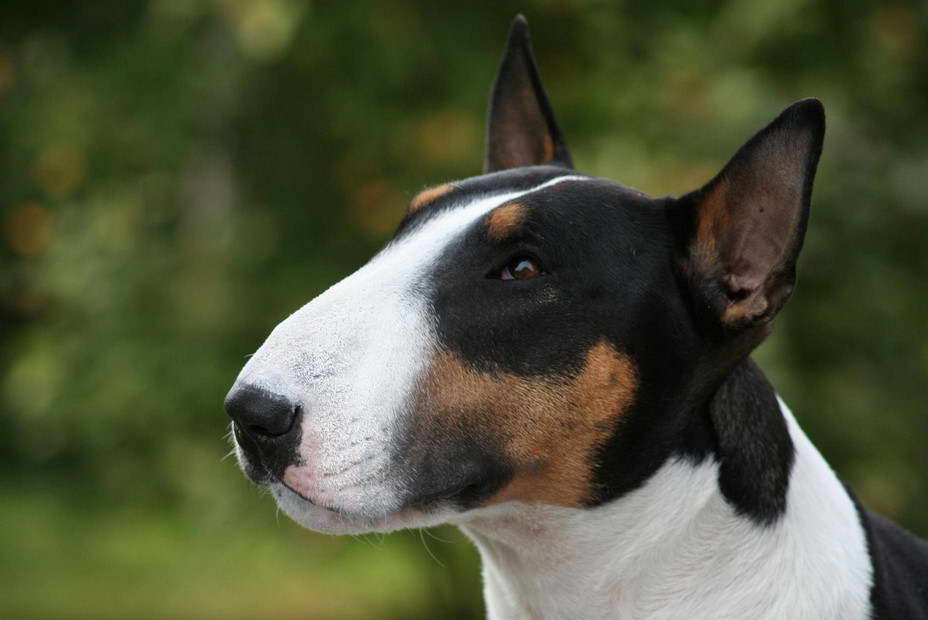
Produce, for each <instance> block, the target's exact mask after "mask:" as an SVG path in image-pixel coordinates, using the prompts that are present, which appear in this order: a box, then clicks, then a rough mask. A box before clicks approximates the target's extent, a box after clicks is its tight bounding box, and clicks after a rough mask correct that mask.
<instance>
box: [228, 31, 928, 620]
mask: <svg viewBox="0 0 928 620" xmlns="http://www.w3.org/2000/svg"><path fill="white" fill-rule="evenodd" d="M488 116H489V118H488V124H487V140H486V153H485V159H484V171H483V172H484V174H482V175H480V176H477V177H472V178H468V179H464V180H462V181H456V182H453V183H445V184H442V185H438V186H436V187H432V188H431V189H427V190H425V191H423V192H421V193H419V194H418V195H417V196H415V197H414V198H413V199H412V201H411V203H410V206H409V209H408V212H407V214H406V216H405V218H404V219H403V220H402V222H401V223H400V225H399V228H398V230H397V232H396V234H395V236H394V237H393V239H392V240H391V241H390V242H389V243H388V244H387V245H386V247H385V248H384V249H383V250H382V251H380V252H379V253H378V254H377V255H376V256H374V258H373V259H372V260H371V261H370V262H369V263H367V264H366V265H365V266H363V267H362V268H361V269H359V270H358V271H357V272H355V273H354V274H352V275H351V276H349V277H347V278H346V279H344V280H342V281H341V282H339V283H337V284H335V285H334V286H332V287H331V288H329V289H328V290H327V291H325V292H324V293H323V294H321V295H320V296H318V297H317V298H315V299H313V300H312V301H311V302H309V303H308V304H307V305H305V306H304V307H302V308H301V309H299V310H298V311H296V312H295V313H294V314H292V315H291V316H290V317H289V318H287V319H286V320H284V321H283V322H282V323H280V324H279V325H278V326H277V327H276V328H275V329H274V330H273V332H272V333H271V334H270V336H269V337H268V338H267V340H266V342H264V344H263V345H262V346H261V347H260V349H259V350H258V351H257V353H255V354H254V355H253V356H252V357H251V358H250V359H249V360H248V362H247V363H246V364H245V366H244V368H243V369H242V371H241V373H240V375H239V376H238V378H237V380H236V381H235V383H234V385H233V387H232V389H231V391H230V392H229V394H228V396H227V397H226V400H225V407H226V410H227V412H228V414H229V416H231V418H232V429H233V435H234V442H235V446H236V452H237V454H238V459H239V462H240V465H241V467H242V469H243V470H244V472H245V474H246V475H247V476H248V477H249V478H250V479H251V480H253V481H254V482H256V483H257V484H259V485H263V486H266V487H267V488H268V489H269V490H270V492H271V493H272V494H273V496H274V498H275V499H276V501H277V503H278V505H279V506H280V508H282V509H283V510H284V512H285V513H286V514H288V515H289V516H290V517H291V518H292V519H294V520H295V521H296V522H298V523H300V524H301V525H303V526H305V527H307V528H311V529H314V530H318V531H321V532H329V533H333V534H348V533H361V532H369V531H390V530H396V529H400V528H408V527H426V526H432V525H437V524H442V523H454V524H457V525H458V526H460V527H461V529H463V531H464V532H465V533H466V534H467V535H468V536H469V537H470V538H471V539H472V540H473V542H474V543H475V544H476V546H477V548H478V549H479V552H480V556H481V559H482V564H483V579H484V594H485V599H486V605H487V612H488V616H489V617H490V618H569V619H593V618H649V619H660V618H665V619H687V620H693V619H697V618H711V619H720V618H739V619H740V618H749V619H761V618H766V619H777V620H784V619H790V620H795V619H809V620H812V619H814V620H823V619H841V620H852V619H860V620H863V619H865V618H879V619H899V620H901V619H905V620H915V619H920V618H921V619H924V618H928V544H926V543H925V542H924V541H921V540H919V539H916V538H915V537H914V536H912V535H910V534H908V533H907V532H905V531H903V530H902V529H900V528H899V527H897V526H895V525H893V524H892V523H890V522H889V521H887V520H885V519H883V518H882V517H880V516H877V515H875V514H873V513H871V512H870V511H869V510H867V509H866V508H864V507H862V506H861V504H860V503H859V502H858V501H857V499H856V498H855V496H854V494H853V492H852V491H851V490H850V489H849V488H847V487H845V486H844V485H843V483H842V482H841V481H840V480H839V478H838V477H837V476H836V475H835V473H834V472H833V471H832V470H831V469H830V467H829V466H828V464H827V463H826V462H825V460H824V459H823V458H822V456H821V455H820V454H819V452H818V451H817V450H816V448H815V447H814V446H813V445H812V444H811V443H810V441H809V439H808V438H807V437H806V435H805V434H804V433H803V432H802V430H801V429H800V428H799V426H798V425H797V423H796V420H795V418H794V417H793V415H792V413H791V412H790V410H789V409H788V408H787V406H786V405H785V404H784V403H783V402H782V401H781V400H780V399H779V397H778V396H777V394H776V392H775V391H774V389H773V388H772V387H771V385H770V384H769V383H768V381H767V380H766V379H765V377H764V375H763V373H762V372H761V371H760V369H759V368H758V367H757V366H756V365H755V364H754V363H753V362H752V361H751V359H750V357H749V354H750V353H751V351H752V350H753V349H754V348H755V347H756V346H757V345H758V344H759V343H760V342H761V341H762V340H764V338H765V337H766V336H767V335H768V334H769V333H770V331H771V327H772V323H773V320H774V317H775V316H776V315H777V313H778V312H779V311H780V310H781V309H782V307H783V305H784V304H785V303H786V301H787V299H788V298H789V296H790V293H791V291H792V289H793V286H794V283H795V279H796V261H797V257H798V255H799V251H800V248H801V247H802V243H803V237H804V235H805V230H806V224H807V221H808V216H809V207H810V199H811V195H812V184H813V179H814V176H815V171H816V167H817V164H818V160H819V155H820V154H821V150H822V144H823V139H824V131H825V117H824V110H823V107H822V104H821V103H820V102H819V101H818V100H816V99H805V100H802V101H799V102H797V103H795V104H793V105H791V106H790V107H788V108H787V109H786V110H785V111H783V112H782V113H781V114H780V115H779V116H778V117H777V118H776V119H775V120H774V121H773V122H772V123H770V124H769V125H768V126H767V127H766V128H764V129H763V130H761V131H760V132H759V133H757V134H756V135H755V136H753V137H752V138H751V139H750V140H748V141H747V143H745V144H744V146H742V147H741V148H740V150H738V152H737V153H736V154H735V155H734V157H733V158H732V159H731V160H730V161H729V162H728V164H727V165H726V166H725V167H724V168H723V169H722V170H721V172H719V174H718V175H717V176H716V177H715V178H713V179H712V180H710V181H709V182H708V183H707V184H706V185H705V186H703V187H702V188H700V189H697V190H695V191H693V192H691V193H689V194H686V195H684V196H682V197H665V198H652V197H650V196H647V195H645V194H643V193H641V192H639V191H636V190H633V189H629V188H627V187H624V186H622V185H619V184H617V183H614V182H612V181H609V180H605V179H601V178H594V177H591V176H587V175H583V174H580V173H578V172H576V171H574V170H573V166H572V162H571V156H570V153H569V151H568V148H567V144H566V142H565V140H564V138H563V137H562V135H561V132H560V130H559V128H558V125H557V123H556V122H555V117H554V114H553V112H552V109H551V106H550V104H549V101H548V97H547V95H546V93H545V91H544V89H543V87H542V84H541V80H540V78H539V73H538V69H537V67H536V63H535V60H534V56H533V53H532V49H531V44H530V41H529V35H528V25H527V23H526V21H525V19H524V18H522V17H521V16H519V17H517V18H516V20H515V22H514V23H513V25H512V27H511V30H510V33H509V37H508V41H507V46H506V51H505V53H504V56H503V59H502V62H501V65H500V68H499V71H498V74H497V77H496V80H495V82H494V84H493V87H492V91H491V97H490V105H489V115H488Z"/></svg>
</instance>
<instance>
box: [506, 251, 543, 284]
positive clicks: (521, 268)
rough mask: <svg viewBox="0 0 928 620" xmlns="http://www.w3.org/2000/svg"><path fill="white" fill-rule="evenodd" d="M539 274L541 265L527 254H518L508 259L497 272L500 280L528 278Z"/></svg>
mask: <svg viewBox="0 0 928 620" xmlns="http://www.w3.org/2000/svg"><path fill="white" fill-rule="evenodd" d="M538 275H541V267H540V266H539V265H538V263H537V262H536V261H535V260H534V259H531V258H528V257H527V256H519V257H518V258H514V259H513V260H511V261H509V264H508V265H506V266H505V267H503V270H502V271H501V272H500V274H499V279H500V280H528V279H529V278H534V277H535V276H538Z"/></svg>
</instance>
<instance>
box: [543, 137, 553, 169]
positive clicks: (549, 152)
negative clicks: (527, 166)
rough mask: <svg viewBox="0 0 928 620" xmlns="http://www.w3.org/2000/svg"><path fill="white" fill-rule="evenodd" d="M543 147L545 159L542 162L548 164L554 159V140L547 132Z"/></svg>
mask: <svg viewBox="0 0 928 620" xmlns="http://www.w3.org/2000/svg"><path fill="white" fill-rule="evenodd" d="M542 148H543V149H544V159H542V160H541V163H543V164H546V163H548V162H549V161H552V160H553V159H554V140H552V139H551V136H549V135H548V134H545V137H544V140H543V142H542Z"/></svg>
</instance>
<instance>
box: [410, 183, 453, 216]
mask: <svg viewBox="0 0 928 620" xmlns="http://www.w3.org/2000/svg"><path fill="white" fill-rule="evenodd" d="M452 191H454V185H453V184H452V183H445V184H444V185H438V186H436V187H430V188H429V189H427V190H423V191H421V192H419V193H418V194H416V195H415V196H414V197H413V199H412V201H410V203H409V211H408V213H414V212H416V211H418V210H419V209H421V208H422V207H424V206H426V205H428V204H431V203H433V202H435V201H436V200H438V199H439V198H441V197H442V196H444V195H445V194H449V193H451V192H452Z"/></svg>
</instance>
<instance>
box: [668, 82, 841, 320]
mask: <svg viewBox="0 0 928 620" xmlns="http://www.w3.org/2000/svg"><path fill="white" fill-rule="evenodd" d="M824 135H825V111H824V109H823V107H822V104H821V102H820V101H818V100H817V99H804V100H802V101H799V102H797V103H794V104H793V105H791V106H790V107H788V108H787V109H786V110H784V111H783V112H782V113H781V114H780V115H779V116H778V117H777V118H776V119H775V120H774V121H773V122H772V123H770V124H769V125H768V126H767V127H766V128H764V129H763V130H762V131H760V132H759V133H758V134H757V135H755V136H754V137H753V138H751V139H750V140H748V142H747V143H746V144H745V145H744V146H742V147H741V149H740V150H739V151H738V152H737V153H736V154H735V156H734V157H732V159H731V161H729V162H728V164H727V165H726V166H725V168H724V169H722V171H721V172H720V173H719V174H718V176H716V177H715V178H714V179H713V180H712V181H710V182H709V183H708V184H707V185H706V186H705V187H703V188H702V189H700V190H697V191H695V192H692V193H691V194H689V195H687V196H684V197H683V198H681V199H680V201H679V203H678V204H677V205H675V207H674V213H673V215H674V217H675V218H676V219H677V222H678V223H680V225H679V228H678V234H679V238H680V240H681V242H682V243H681V244H680V253H681V255H682V261H683V265H684V267H685V270H686V272H687V273H688V274H689V277H690V279H691V281H692V282H693V283H694V284H695V287H694V288H695V294H696V297H697V304H699V305H700V307H701V308H703V309H708V310H709V312H710V314H711V315H712V317H711V318H712V320H713V321H718V322H719V323H720V324H721V325H722V326H723V327H725V328H732V329H738V328H745V327H752V326H758V325H762V324H766V323H767V322H769V321H770V319H772V318H773V317H774V315H776V313H777V312H778V311H779V310H780V308H782V307H783V304H784V303H785V302H786V300H787V298H788V297H789V295H790V293H791V292H792V289H793V285H794V284H795V280H796V259H797V258H798V256H799V250H800V248H801V247H802V241H803V237H804V236H805V229H806V222H807V220H808V217H809V200H810V198H811V195H812V182H813V180H814V178H815V169H816V166H817V165H818V159H819V155H820V154H821V152H822V141H823V139H824Z"/></svg>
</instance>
